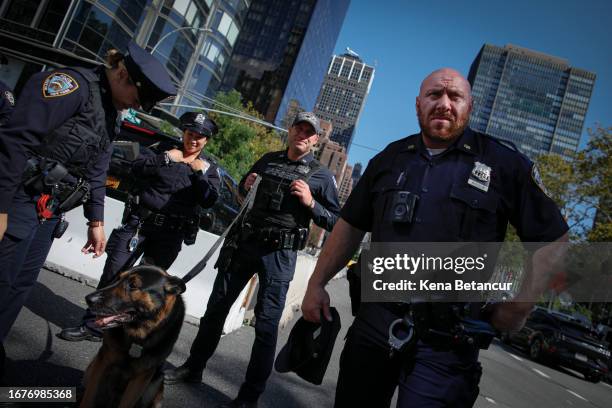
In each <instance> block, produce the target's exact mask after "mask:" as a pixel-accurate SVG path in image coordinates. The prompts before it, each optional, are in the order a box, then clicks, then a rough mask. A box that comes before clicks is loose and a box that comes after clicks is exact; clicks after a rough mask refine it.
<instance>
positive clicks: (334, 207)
mask: <svg viewBox="0 0 612 408" xmlns="http://www.w3.org/2000/svg"><path fill="white" fill-rule="evenodd" d="M312 160H314V156H313V155H312V153H308V154H307V155H305V156H304V157H302V158H301V159H300V160H298V162H293V161H291V160H290V159H289V157H287V151H286V150H284V151H279V152H272V153H266V154H264V155H263V156H262V157H261V158H260V159H259V160H257V162H255V164H254V165H253V167H251V169H250V170H249V171H248V172H247V174H246V175H245V176H244V177H243V178H242V180H241V181H240V189H241V191H242V192H243V193H246V191H244V187H243V186H244V181H245V180H246V177H247V176H248V175H249V174H251V173H257V174H259V175H262V174H264V173H265V172H266V170H267V169H268V168H269V164H270V162H271V161H274V162H275V163H279V162H281V163H282V162H283V161H285V162H286V163H287V164H289V165H302V166H308V164H309V163H310V162H311V161H312ZM307 184H308V187H310V192H311V194H312V197H313V198H314V200H315V205H314V208H313V209H312V210H310V209H308V208H306V207H303V208H304V211H310V212H311V217H312V220H313V221H314V223H315V224H316V225H318V226H319V227H321V228H324V229H326V230H327V231H331V230H332V228H333V227H334V224H335V223H336V220H337V219H338V214H339V212H340V205H339V203H338V189H337V187H336V181H335V179H334V176H333V175H332V173H331V172H330V171H329V170H328V169H327V168H325V167H323V166H321V167H319V168H318V169H317V170H315V171H314V173H313V174H312V175H311V176H310V178H309V179H308V181H307Z"/></svg>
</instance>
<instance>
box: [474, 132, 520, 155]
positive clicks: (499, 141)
mask: <svg viewBox="0 0 612 408" xmlns="http://www.w3.org/2000/svg"><path fill="white" fill-rule="evenodd" d="M477 133H478V134H479V135H482V136H484V137H486V138H488V139H489V140H492V141H494V142H495V143H497V144H499V145H502V146H504V147H505V148H506V149H510V150H512V151H513V152H517V153H520V152H521V151H520V150H519V149H518V147H516V145H515V144H514V143H512V142H511V141H510V140H506V139H500V138H498V137H495V136H491V135H487V134H486V133H481V132H477Z"/></svg>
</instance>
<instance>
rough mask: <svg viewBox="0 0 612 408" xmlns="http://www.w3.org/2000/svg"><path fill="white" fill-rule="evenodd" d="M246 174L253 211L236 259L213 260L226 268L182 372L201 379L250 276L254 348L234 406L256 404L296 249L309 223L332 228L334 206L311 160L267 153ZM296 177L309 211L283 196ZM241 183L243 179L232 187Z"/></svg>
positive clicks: (326, 175)
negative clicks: (253, 189)
mask: <svg viewBox="0 0 612 408" xmlns="http://www.w3.org/2000/svg"><path fill="white" fill-rule="evenodd" d="M250 173H257V174H259V175H261V176H262V180H261V182H260V184H259V187H258V189H257V194H256V196H255V200H254V202H253V207H252V209H251V211H250V212H249V214H248V216H247V217H246V219H245V220H244V221H243V222H242V226H241V227H240V228H239V230H238V231H236V232H235V235H234V237H235V238H234V239H235V240H236V241H237V244H236V245H237V248H236V249H235V251H234V252H235V254H236V255H234V256H232V257H231V261H229V260H228V259H226V257H227V254H226V253H224V252H223V251H222V253H221V254H220V256H219V260H220V263H223V262H224V261H229V264H228V265H223V266H220V267H219V273H218V274H217V278H216V280H215V283H214V286H213V289H212V293H211V295H210V298H209V300H208V305H207V307H206V313H205V314H204V316H203V317H202V318H201V320H200V328H199V330H198V334H197V336H196V338H195V340H194V342H193V344H192V346H191V351H190V355H189V358H188V360H187V362H186V363H185V366H186V367H188V368H189V370H190V371H191V372H192V373H196V374H195V376H196V377H200V378H201V372H202V370H203V369H204V367H205V365H206V362H207V361H208V359H209V358H210V357H211V356H212V355H213V353H214V351H215V349H216V347H217V345H218V343H219V339H220V337H221V332H222V330H223V324H224V322H225V318H226V317H227V314H228V312H229V310H230V307H231V306H232V304H233V303H234V301H235V300H236V298H237V297H238V295H239V294H240V292H241V291H242V289H243V288H244V286H245V285H246V283H247V282H248V281H249V280H250V279H251V277H252V276H253V274H254V273H257V274H258V277H259V290H258V293H257V305H256V306H255V342H254V344H253V349H252V352H251V359H250V361H249V366H248V368H247V372H246V379H245V382H244V383H243V384H242V387H241V388H240V392H239V394H238V399H239V400H245V401H256V400H257V399H258V397H259V395H260V394H261V393H262V392H263V391H264V388H265V384H266V380H267V379H268V377H269V375H270V372H271V370H272V364H273V362H274V353H275V351H276V339H277V335H278V323H279V320H280V317H281V314H282V311H283V308H284V305H285V296H286V294H287V289H288V288H289V282H290V281H291V280H292V279H293V274H294V272H295V265H296V259H297V249H301V248H303V247H304V244H305V240H306V238H307V231H308V225H309V223H310V220H313V221H314V223H315V224H317V225H318V226H320V227H322V228H325V229H326V230H328V231H329V230H331V229H332V227H333V225H334V224H335V222H336V219H337V216H338V213H339V205H338V195H337V189H336V185H335V181H334V178H333V175H332V174H331V172H330V171H329V170H328V169H326V168H324V167H321V165H320V164H319V162H318V161H316V160H315V159H314V157H313V155H312V153H308V154H307V155H306V156H304V157H303V158H302V159H300V160H298V161H297V162H293V161H291V160H290V159H289V158H288V157H287V152H286V151H280V152H273V153H267V154H265V155H264V156H262V157H261V159H259V160H258V161H257V162H256V163H255V164H254V165H253V167H252V168H251V170H249V172H248V173H247V174H250ZM298 178H301V179H303V180H305V181H306V182H307V184H308V186H309V187H310V191H311V193H312V196H313V198H314V200H315V204H314V208H312V209H310V208H307V207H306V206H303V205H301V204H300V203H299V200H298V199H297V197H295V196H292V195H291V194H290V192H289V184H290V183H291V182H292V181H293V180H296V179H298ZM245 179H246V176H245V178H243V180H242V181H241V183H240V186H243V184H244V181H245ZM299 231H301V232H299ZM167 378H168V377H167ZM197 381H198V382H199V381H200V379H199V378H198V379H197Z"/></svg>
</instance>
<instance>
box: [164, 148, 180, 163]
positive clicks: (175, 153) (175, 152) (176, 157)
mask: <svg viewBox="0 0 612 408" xmlns="http://www.w3.org/2000/svg"><path fill="white" fill-rule="evenodd" d="M166 153H168V157H169V158H170V160H172V161H173V162H175V163H178V162H181V161H183V151H182V150H179V149H172V150H168V151H167V152H166Z"/></svg>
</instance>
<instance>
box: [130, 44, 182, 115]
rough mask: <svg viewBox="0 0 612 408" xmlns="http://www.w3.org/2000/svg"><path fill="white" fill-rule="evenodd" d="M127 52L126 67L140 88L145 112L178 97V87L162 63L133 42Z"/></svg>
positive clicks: (139, 96)
mask: <svg viewBox="0 0 612 408" xmlns="http://www.w3.org/2000/svg"><path fill="white" fill-rule="evenodd" d="M127 51H128V53H127V55H126V56H125V59H124V62H125V66H126V68H127V70H128V73H129V74H130V78H131V79H132V81H134V84H135V85H136V88H138V100H139V101H140V105H141V107H142V109H143V110H144V111H145V112H150V111H151V109H153V106H154V105H155V103H157V102H159V101H161V100H162V99H165V98H167V97H169V96H173V95H176V87H175V86H174V84H173V83H172V80H171V79H170V75H168V72H167V71H166V69H165V68H164V66H163V65H162V64H161V62H159V61H158V60H157V59H156V58H155V57H153V56H152V55H151V54H149V53H148V52H146V51H145V50H143V49H142V48H140V47H139V46H138V45H136V43H135V42H133V41H130V43H129V44H128V47H127Z"/></svg>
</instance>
